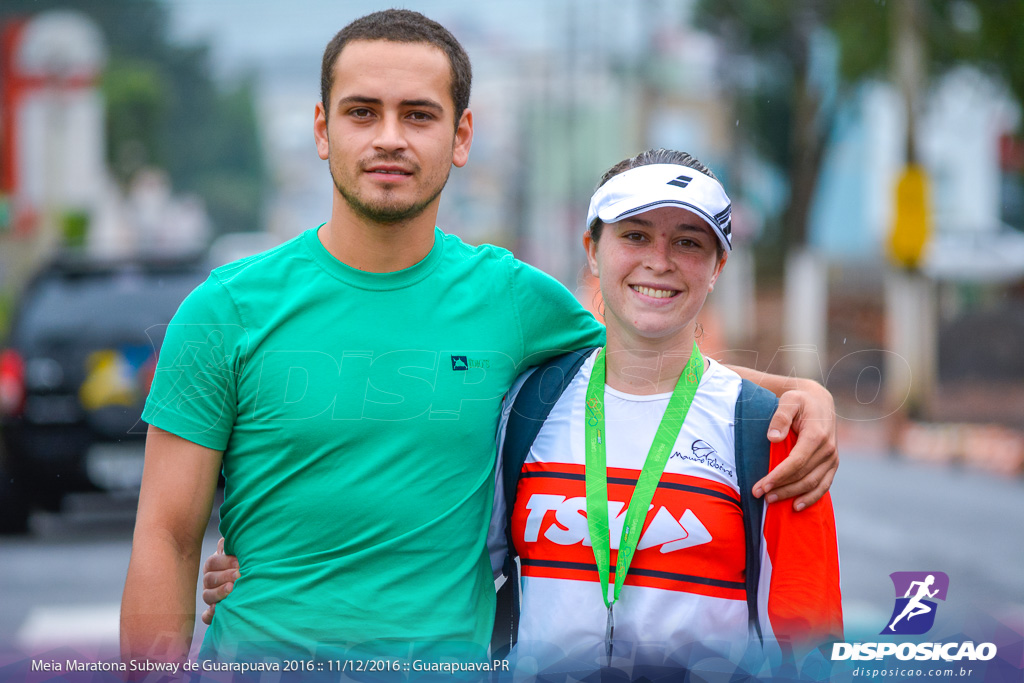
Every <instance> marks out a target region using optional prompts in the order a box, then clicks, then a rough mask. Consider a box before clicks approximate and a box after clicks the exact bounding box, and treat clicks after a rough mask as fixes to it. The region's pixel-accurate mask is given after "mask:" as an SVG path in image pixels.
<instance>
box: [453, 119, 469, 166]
mask: <svg viewBox="0 0 1024 683" xmlns="http://www.w3.org/2000/svg"><path fill="white" fill-rule="evenodd" d="M472 146H473V112H472V111H470V110H469V109H467V110H466V111H464V112H462V116H461V117H460V118H459V125H458V126H457V127H456V128H455V146H454V147H453V148H452V164H454V165H455V166H456V168H462V167H463V166H465V165H466V162H467V161H469V148H470V147H472Z"/></svg>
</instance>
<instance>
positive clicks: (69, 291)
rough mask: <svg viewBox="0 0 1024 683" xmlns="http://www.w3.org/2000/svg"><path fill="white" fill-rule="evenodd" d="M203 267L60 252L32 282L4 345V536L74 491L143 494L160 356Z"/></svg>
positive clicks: (0, 403)
mask: <svg viewBox="0 0 1024 683" xmlns="http://www.w3.org/2000/svg"><path fill="white" fill-rule="evenodd" d="M204 266H205V264H204V262H203V261H201V260H199V259H175V260H160V259H147V260H132V261H118V262H109V261H108V262H98V261H91V260H81V259H62V260H58V261H55V262H54V263H52V264H50V265H49V266H47V267H45V268H43V270H42V271H41V272H39V273H38V274H37V275H36V276H35V277H34V278H33V279H32V280H31V281H30V283H29V285H28V287H27V288H26V289H25V291H24V293H23V295H22V296H21V298H20V300H19V302H18V304H17V306H16V309H15V313H14V317H13V323H12V327H11V330H10V334H9V338H8V339H7V343H6V344H5V346H4V347H3V350H2V351H0V437H2V451H0V455H2V458H3V462H2V470H0V532H5V533H17V532H20V531H24V530H26V528H27V518H28V511H29V509H30V508H31V507H34V506H38V507H44V508H47V509H51V510H58V509H60V505H61V500H62V499H63V497H64V496H65V494H67V493H71V492H77V491H90V490H108V491H119V490H133V489H135V490H137V488H138V486H139V483H140V481H141V477H142V461H143V450H144V446H145V434H146V428H147V426H146V424H145V423H143V422H142V421H141V415H142V408H143V405H144V403H145V400H146V396H147V394H148V392H149V385H150V382H151V381H152V377H153V371H154V368H155V365H156V353H157V350H158V349H159V348H160V344H161V342H162V341H163V336H164V332H165V331H166V326H167V323H168V322H169V321H170V319H171V317H172V316H173V315H174V312H175V311H176V310H177V308H178V305H179V304H180V303H181V301H182V300H183V299H184V298H185V296H186V295H187V294H188V293H189V292H190V291H191V290H192V289H193V288H194V287H196V286H197V285H198V284H200V283H201V282H202V281H203V280H204V279H205V277H206V275H207V274H208V273H209V269H208V267H204Z"/></svg>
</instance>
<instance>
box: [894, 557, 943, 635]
mask: <svg viewBox="0 0 1024 683" xmlns="http://www.w3.org/2000/svg"><path fill="white" fill-rule="evenodd" d="M889 577H890V578H891V579H892V583H893V586H894V587H895V588H896V605H895V606H894V607H893V610H892V616H891V617H889V625H888V626H886V627H885V628H884V629H882V633H883V634H884V633H898V634H900V635H908V636H909V635H921V634H922V633H927V632H928V630H929V629H931V627H932V624H934V623H935V609H936V607H937V606H936V604H935V601H934V600H931V599H929V598H937V599H939V600H945V599H946V591H948V590H949V576H947V575H946V574H945V573H944V572H893V573H892V574H890V575H889ZM901 595H902V596H903V597H900V596H901Z"/></svg>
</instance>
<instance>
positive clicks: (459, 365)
mask: <svg viewBox="0 0 1024 683" xmlns="http://www.w3.org/2000/svg"><path fill="white" fill-rule="evenodd" d="M489 367H491V361H489V360H478V359H475V358H469V357H468V356H452V370H455V371H456V372H459V371H461V372H465V371H467V370H469V369H470V368H483V369H486V368H489Z"/></svg>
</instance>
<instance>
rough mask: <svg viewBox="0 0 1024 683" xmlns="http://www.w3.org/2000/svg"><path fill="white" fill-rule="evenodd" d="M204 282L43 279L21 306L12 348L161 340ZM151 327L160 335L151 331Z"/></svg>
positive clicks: (127, 274)
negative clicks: (44, 343)
mask: <svg viewBox="0 0 1024 683" xmlns="http://www.w3.org/2000/svg"><path fill="white" fill-rule="evenodd" d="M202 279H203V275H202V274H201V273H199V272H198V271H196V270H189V271H157V272H148V271H142V270H126V271H122V272H102V273H85V274H66V273H64V274H60V275H59V276H55V277H49V278H44V279H42V280H41V281H38V282H37V283H36V286H35V287H33V288H32V289H31V290H30V291H29V292H28V298H27V299H26V301H24V305H23V307H22V311H21V318H20V320H19V321H18V324H17V330H16V331H15V336H16V343H20V344H34V343H37V342H38V341H40V340H43V339H45V340H48V341H57V340H71V339H80V338H83V337H84V338H87V339H96V338H103V339H110V338H112V337H116V338H145V336H146V335H147V334H148V335H149V336H150V337H154V336H158V337H162V336H163V329H162V328H163V326H164V325H166V324H167V322H169V321H170V319H171V316H173V315H174V312H175V311H176V310H177V308H178V305H179V304H180V303H181V301H182V299H184V298H185V296H186V295H187V294H188V293H189V292H190V291H191V290H192V289H193V288H194V287H195V286H196V285H198V284H199V283H200V282H201V281H202ZM153 326H158V327H160V329H159V330H150V328H152V327H153ZM154 332H155V334H154Z"/></svg>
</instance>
